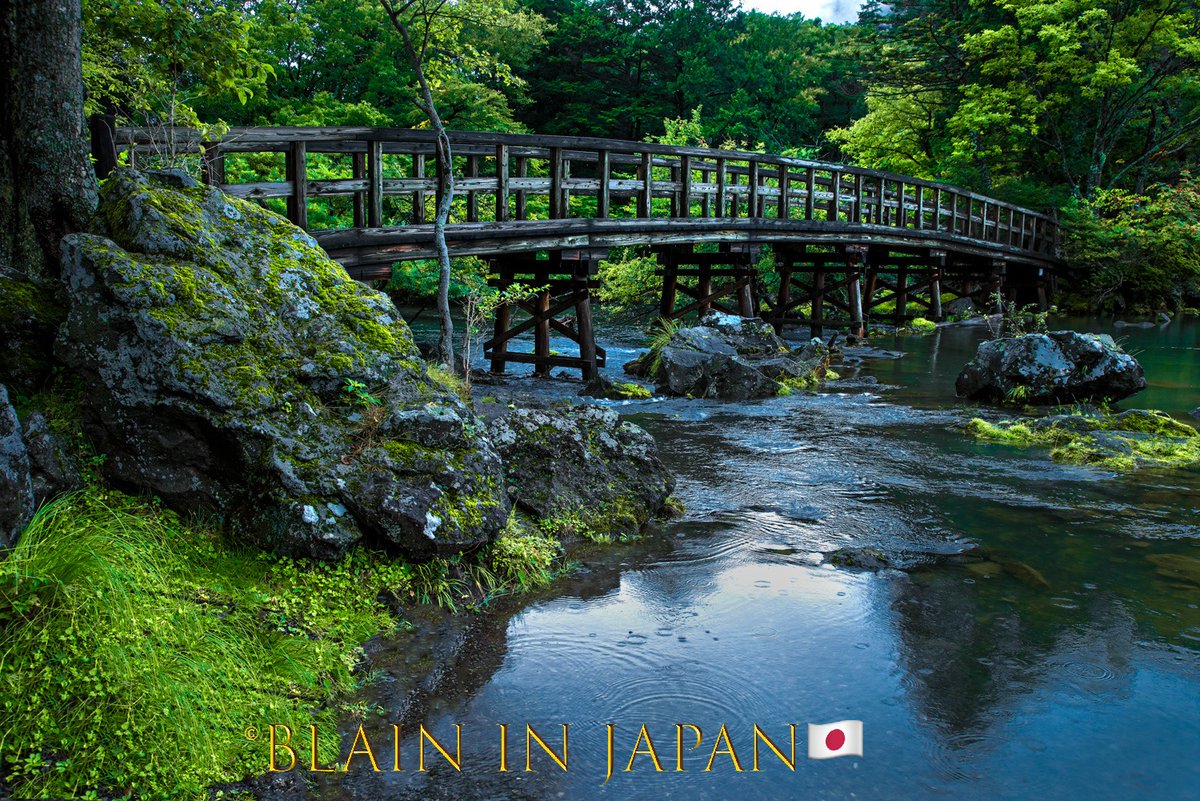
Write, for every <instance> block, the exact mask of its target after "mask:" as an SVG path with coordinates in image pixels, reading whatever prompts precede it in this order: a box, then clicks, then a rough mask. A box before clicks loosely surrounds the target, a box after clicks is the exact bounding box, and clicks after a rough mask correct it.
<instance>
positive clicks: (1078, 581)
mask: <svg viewBox="0 0 1200 801" xmlns="http://www.w3.org/2000/svg"><path fill="white" fill-rule="evenodd" d="M1060 323H1062V327H1067V326H1068V325H1069V326H1071V327H1076V328H1078V329H1079V330H1106V328H1107V326H1106V325H1104V324H1101V323H1098V322H1094V321H1060ZM600 330H601V335H602V341H601V344H602V345H604V346H605V347H607V348H608V353H609V368H608V369H607V370H606V372H607V373H609V374H611V375H613V376H614V377H615V376H617V375H619V374H620V364H621V363H623V362H624V361H626V360H627V359H628V358H630V357H632V356H633V355H634V353H635V352H636V347H637V345H638V344H639V343H638V335H637V333H636V332H633V331H624V330H620V329H605V328H603V327H602V328H601V329H600ZM1107 330H1111V331H1112V332H1113V333H1115V334H1116V335H1117V336H1118V337H1122V338H1124V340H1125V342H1126V346H1127V347H1128V348H1130V349H1131V350H1132V351H1133V352H1135V353H1137V354H1138V357H1139V359H1140V360H1141V361H1142V363H1143V365H1144V366H1145V368H1146V372H1147V374H1148V377H1149V380H1150V382H1151V388H1150V389H1149V390H1148V391H1146V392H1144V393H1142V395H1141V396H1139V397H1137V398H1136V399H1134V400H1132V401H1130V402H1127V403H1126V404H1125V406H1126V407H1135V406H1137V407H1154V408H1163V409H1166V410H1168V411H1170V412H1171V413H1173V414H1177V415H1180V416H1183V415H1184V413H1185V412H1186V410H1187V409H1190V408H1192V407H1194V406H1196V405H1197V404H1200V325H1197V324H1196V322H1194V321H1192V322H1185V323H1176V324H1173V325H1172V326H1169V327H1167V328H1166V329H1161V330H1160V329H1148V330H1146V329H1128V328H1125V329H1119V330H1113V329H1107ZM980 336H981V332H980V331H979V330H978V329H968V328H960V329H947V330H943V331H941V332H939V333H937V334H935V335H933V336H930V337H924V338H921V337H902V338H897V339H895V340H894V341H893V340H891V339H885V340H883V341H882V342H880V343H878V344H881V345H882V346H883V347H886V348H893V349H896V350H902V351H904V352H905V355H904V356H903V358H900V359H895V360H886V359H885V360H869V361H866V362H864V363H863V365H862V366H861V371H860V373H859V375H858V376H855V375H853V374H851V375H847V376H846V378H845V380H844V381H842V382H838V383H835V384H832V385H830V387H829V388H828V389H827V390H826V391H824V392H821V393H818V394H797V395H794V396H792V397H787V398H778V399H771V400H767V401H762V402H755V403H748V404H737V405H733V404H725V405H723V404H719V403H713V402H706V401H684V400H670V401H665V400H661V399H659V400H654V401H647V402H634V403H629V402H627V403H620V404H615V405H616V406H617V408H618V409H619V411H621V412H622V413H623V414H626V415H628V416H629V417H630V419H632V420H634V421H636V422H637V423H639V424H640V425H642V426H644V427H646V428H647V429H649V430H650V431H651V432H652V433H653V434H654V435H655V437H656V438H657V440H658V443H659V450H660V453H661V455H662V457H663V459H664V460H665V461H666V462H667V463H668V465H669V466H670V467H671V468H672V469H673V470H674V471H675V473H676V475H677V476H678V480H679V486H678V490H677V494H678V496H679V497H680V499H681V500H682V501H683V502H684V504H685V505H686V507H687V510H688V511H687V514H686V515H685V516H684V517H683V518H682V519H681V520H678V521H675V522H672V523H671V524H669V525H668V526H667V527H666V528H665V529H664V530H663V531H661V532H659V533H656V534H652V535H650V536H648V537H647V538H645V539H644V540H643V541H641V542H639V543H637V544H634V545H629V546H615V547H611V548H607V549H599V548H596V549H591V550H584V551H582V552H581V553H579V554H577V555H576V558H577V559H578V560H579V561H580V562H581V563H582V569H581V570H580V571H579V572H577V573H576V574H574V575H572V576H570V577H567V578H565V579H563V580H561V581H560V582H558V583H557V584H556V585H555V586H554V587H553V588H552V591H551V592H549V593H547V594H545V595H543V596H541V597H538V598H535V599H533V600H531V601H529V602H528V603H526V604H525V605H523V606H522V607H520V608H517V609H514V610H510V612H509V613H505V614H499V615H496V616H495V618H494V619H493V620H491V621H490V622H485V623H483V624H482V629H483V630H482V631H481V632H480V633H479V634H478V635H477V636H476V637H475V638H474V639H473V640H472V642H471V645H470V650H469V652H468V653H467V654H466V656H465V658H464V659H463V660H462V664H463V665H464V666H463V667H461V668H459V669H457V670H456V671H454V672H453V673H452V675H451V676H449V678H448V680H447V681H445V682H443V683H442V684H441V685H440V686H439V687H438V689H437V690H436V691H435V693H434V694H433V696H432V697H431V698H430V699H429V700H428V703H427V704H426V706H425V708H424V710H423V714H422V717H421V720H422V721H423V722H424V725H425V726H426V727H427V728H428V729H429V730H430V731H431V732H432V733H433V734H434V735H435V736H437V737H438V739H439V740H440V741H441V742H442V743H443V744H449V745H451V746H452V745H453V743H454V724H462V753H463V756H464V764H463V766H462V771H461V772H460V771H456V770H453V769H452V768H450V766H449V765H448V764H447V763H446V761H445V760H444V759H442V758H441V757H440V756H438V755H437V754H436V753H434V752H433V751H432V750H431V749H429V748H428V747H427V760H428V763H427V767H429V770H428V771H427V772H419V771H417V770H415V767H416V764H415V762H416V748H417V744H416V743H415V741H414V740H413V738H412V737H411V736H410V737H407V738H405V739H404V740H403V741H402V743H401V749H402V752H403V758H404V760H405V768H406V770H405V772H403V773H391V772H387V771H386V770H385V771H384V772H380V773H374V772H371V771H370V770H369V769H368V770H365V771H359V770H356V771H354V772H352V775H351V776H349V777H347V778H345V779H343V780H341V781H340V782H333V783H331V784H330V785H327V787H326V790H327V795H328V796H329V797H344V798H350V799H372V801H376V800H377V799H384V798H387V799H456V800H458V801H473V800H475V799H479V800H480V801H482V799H531V800H532V799H537V800H538V801H542V800H544V799H560V798H561V799H569V800H570V799H604V798H612V799H622V801H642V800H645V801H650V800H651V799H653V800H654V801H658V800H659V799H671V798H679V799H687V801H703V800H706V799H712V800H713V801H717V800H721V801H726V800H728V799H736V800H737V801H752V800H753V799H825V798H828V799H846V798H859V799H930V798H986V799H1021V801H1025V800H1026V799H1038V800H1039V801H1046V800H1047V799H1081V798H1086V799H1088V800H1089V801H1102V800H1103V799H1122V800H1124V799H1134V798H1155V799H1185V798H1198V797H1200V586H1197V585H1196V584H1192V583H1187V582H1186V581H1183V580H1181V579H1180V578H1178V577H1177V576H1175V577H1173V576H1172V575H1169V574H1168V573H1164V572H1162V571H1161V569H1160V568H1161V565H1162V560H1161V559H1160V558H1159V557H1161V556H1163V555H1183V556H1188V557H1191V558H1193V559H1200V547H1198V546H1200V471H1196V470H1185V471H1160V470H1145V469H1144V470H1141V471H1140V472H1137V473H1135V474H1132V475H1125V476H1118V475H1114V474H1111V473H1107V472H1103V471H1099V470H1095V469H1091V468H1084V467H1074V466H1064V465H1058V464H1055V463H1053V462H1052V461H1051V460H1050V459H1049V456H1048V454H1047V452H1046V451H1045V450H1041V449H1029V450H1020V449H1014V448H1011V447H1007V446H1002V445H991V444H979V443H976V442H973V441H971V440H970V439H968V438H967V437H965V436H964V435H963V433H962V431H961V430H960V429H959V427H958V426H959V425H961V422H962V421H963V420H965V419H967V418H968V417H969V415H970V413H971V412H970V410H969V409H968V408H967V407H966V406H965V405H964V404H962V403H960V402H959V401H958V400H957V399H955V397H954V389H953V383H954V376H955V375H956V374H957V372H958V370H959V369H960V368H961V366H962V365H963V363H964V362H966V361H967V360H968V359H969V358H970V356H971V355H972V354H973V352H974V348H975V345H976V343H977V342H978V339H979V337H980ZM555 347H558V348H560V349H561V350H563V351H564V352H565V351H566V349H567V343H566V342H562V343H558V342H556V343H555ZM518 369H520V368H518ZM850 372H851V373H853V372H854V371H853V370H852V371H850ZM865 376H874V377H875V378H877V379H878V382H879V383H878V384H872V383H869V379H868V380H867V381H864V380H862V379H863V377H865ZM530 385H536V386H533V387H532V388H531V386H530ZM577 387H578V384H574V385H572V384H570V383H567V382H560V381H555V380H549V381H536V382H535V381H532V380H529V379H521V380H516V381H512V382H508V383H506V384H504V385H502V386H499V387H496V388H495V389H494V393H495V394H496V395H497V396H498V397H500V399H501V401H502V402H503V401H505V400H507V398H508V396H509V395H512V394H521V393H528V392H533V393H539V394H543V395H554V394H573V392H574V391H577ZM486 391H487V392H493V390H492V389H488V390H486ZM970 545H978V546H979V547H981V548H982V549H984V550H985V551H986V552H987V553H988V554H989V562H988V563H986V566H981V565H980V564H975V565H970V566H963V565H953V564H951V565H947V564H940V563H938V562H936V561H929V560H930V557H929V554H937V553H945V552H955V551H959V550H962V549H963V548H965V547H968V546H970ZM845 547H853V548H862V547H866V548H880V549H882V550H884V551H886V552H888V553H891V554H895V555H896V557H897V559H898V560H899V561H900V562H901V563H906V562H905V560H908V561H907V563H906V567H907V569H906V570H904V571H901V570H894V569H885V570H882V571H879V572H867V571H858V570H852V569H846V568H835V567H832V566H830V565H828V564H825V563H823V560H822V554H825V553H828V552H830V551H833V550H835V549H838V548H845ZM909 565H911V566H909ZM997 566H1003V567H1002V569H997ZM1195 580H1200V577H1195ZM843 719H858V720H862V721H863V730H864V756H863V757H862V758H844V759H835V760H829V761H814V760H809V759H807V758H806V757H805V743H806V740H805V726H804V724H805V723H827V722H830V721H838V720H843ZM501 723H505V724H508V725H509V743H508V748H509V760H510V768H511V770H510V771H509V772H499V770H498V764H499V731H500V730H499V728H498V724H501ZM527 723H528V724H532V725H533V726H534V728H535V729H536V730H537V732H538V733H539V734H541V735H542V736H543V737H544V738H545V739H546V741H547V742H548V743H549V744H550V745H551V746H554V747H555V748H556V750H559V751H561V748H560V745H561V727H560V724H563V723H567V724H569V726H570V741H569V742H570V751H569V769H568V770H567V771H565V772H564V771H563V770H561V769H560V768H559V767H558V766H557V765H555V764H554V763H553V762H552V761H551V760H550V758H549V757H548V756H547V755H546V754H545V752H544V751H543V750H542V749H541V748H539V747H538V746H537V744H536V743H534V745H533V757H532V766H533V767H534V768H535V770H534V771H533V772H526V771H525V770H524V768H525V746H526V738H525V728H524V727H525V724H527ZM687 723H690V724H695V725H696V726H698V727H699V728H700V729H701V730H702V731H703V742H702V744H701V746H700V747H699V748H696V749H695V750H691V749H689V746H690V745H691V744H692V741H693V740H694V737H695V735H694V733H693V732H692V730H690V729H687V730H685V731H684V743H683V753H682V760H683V762H682V764H683V768H684V769H683V770H682V771H679V770H677V769H676V768H677V767H678V765H677V762H676V759H677V757H676V728H675V726H676V724H687ZM792 723H795V724H799V725H798V727H797V735H796V738H797V746H796V748H797V756H798V759H797V761H796V765H795V770H794V771H793V770H790V769H789V768H787V767H786V766H785V764H784V763H783V761H781V760H780V759H779V758H778V757H777V756H776V755H774V754H773V753H771V752H770V751H769V750H767V749H766V748H765V746H763V747H762V748H761V749H760V750H761V753H760V768H761V769H760V770H759V771H757V772H755V771H753V770H752V769H751V768H752V755H753V754H752V744H753V737H752V728H751V727H752V726H753V725H754V724H757V725H758V726H759V727H760V728H761V729H762V730H763V732H765V733H766V734H767V735H769V736H770V737H771V739H772V740H773V741H774V742H775V743H776V744H777V745H779V746H780V747H781V748H782V749H783V750H784V752H785V755H786V754H787V751H788V748H789V743H788V740H789V729H788V724H792ZM606 724H615V725H616V728H615V730H614V746H615V752H616V756H615V759H616V762H617V764H616V768H615V770H614V775H613V776H612V778H611V779H610V780H609V781H608V782H607V783H606V784H602V782H603V781H604V778H605V774H606V772H607V749H606V746H607V734H606V728H605V726H606ZM643 724H645V725H646V727H647V731H648V733H649V734H650V736H651V737H652V739H653V742H654V746H655V749H656V751H657V755H658V757H659V759H660V762H661V764H662V767H663V771H662V772H658V771H656V770H655V766H654V764H653V761H652V759H651V758H650V757H649V756H648V755H646V754H645V753H643V754H642V755H640V756H637V757H636V759H635V761H634V769H633V770H632V771H628V772H627V771H625V770H624V768H625V767H626V764H627V763H628V761H629V759H630V756H631V752H632V750H633V748H634V745H635V739H636V738H637V736H638V733H639V728H640V727H641V726H642V725H643ZM722 724H725V725H726V726H727V731H728V733H729V739H730V742H731V743H732V746H733V750H735V751H736V752H737V755H738V758H739V761H740V763H741V767H742V768H743V769H744V770H743V771H741V772H739V771H737V770H736V769H735V768H734V766H733V759H732V758H731V757H730V756H729V755H728V753H727V752H726V751H724V750H722V751H721V753H719V754H718V755H717V756H715V758H714V759H713V762H712V769H711V771H707V772H706V771H705V770H704V768H705V766H706V763H707V762H708V761H709V758H710V755H711V754H712V751H713V749H714V745H718V744H719V743H718V741H717V736H718V733H719V730H720V727H721V725H722ZM390 747H391V746H390V744H389V746H388V748H389V751H388V758H387V761H388V762H389V765H383V767H385V768H386V767H388V766H390V760H391V751H390ZM642 750H643V752H644V751H645V746H644V744H643V747H642ZM365 766H366V763H365V762H361V763H360V764H359V765H358V768H363V767H365Z"/></svg>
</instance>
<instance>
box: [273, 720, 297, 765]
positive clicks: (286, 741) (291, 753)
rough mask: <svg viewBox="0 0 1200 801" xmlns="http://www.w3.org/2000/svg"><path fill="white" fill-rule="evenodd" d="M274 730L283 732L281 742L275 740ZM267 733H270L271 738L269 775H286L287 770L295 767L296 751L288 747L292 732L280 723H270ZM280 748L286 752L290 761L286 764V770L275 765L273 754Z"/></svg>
mask: <svg viewBox="0 0 1200 801" xmlns="http://www.w3.org/2000/svg"><path fill="white" fill-rule="evenodd" d="M276 729H283V732H284V735H285V736H284V738H283V742H279V741H278V740H276V739H275V730H276ZM268 731H269V732H270V738H271V767H270V771H271V773H287V772H288V771H289V770H291V769H292V768H294V767H296V749H295V748H292V746H291V745H290V743H291V742H292V730H291V728H290V727H288V726H284V725H283V724H282V723H272V724H271V726H270V728H269V729H268ZM280 748H282V749H283V750H285V751H287V752H288V757H289V758H290V759H291V762H289V763H288V766H287V767H286V768H281V767H279V766H278V765H276V764H275V752H276V750H278V749H280Z"/></svg>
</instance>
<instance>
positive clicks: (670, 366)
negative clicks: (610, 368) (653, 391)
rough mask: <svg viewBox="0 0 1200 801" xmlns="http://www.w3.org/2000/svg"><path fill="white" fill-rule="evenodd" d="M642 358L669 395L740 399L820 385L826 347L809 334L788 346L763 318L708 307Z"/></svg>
mask: <svg viewBox="0 0 1200 801" xmlns="http://www.w3.org/2000/svg"><path fill="white" fill-rule="evenodd" d="M641 361H642V362H644V363H646V364H654V365H655V367H654V378H655V381H656V383H657V387H658V389H659V391H661V392H664V393H666V394H668V395H677V396H688V397H694V398H716V399H719V400H728V401H741V400H753V399H758V398H769V397H771V396H773V395H778V394H780V392H781V391H783V392H786V391H789V390H790V389H810V388H815V387H817V386H819V385H820V383H821V382H822V381H823V380H824V379H825V375H826V370H827V369H828V366H829V350H828V348H826V347H825V345H824V343H822V342H821V341H820V340H813V342H812V343H810V344H808V345H805V346H804V347H803V348H802V349H801V350H800V351H797V352H792V351H791V350H789V349H788V347H787V345H786V344H785V343H784V342H783V340H781V339H780V338H779V337H778V336H777V335H776V334H775V331H774V329H772V328H771V326H770V325H768V324H766V323H764V322H763V321H762V320H759V319H757V318H756V319H745V318H741V317H733V316H731V315H727V314H717V313H710V314H708V315H705V316H704V317H702V318H701V320H700V325H697V326H694V327H691V328H681V329H679V330H678V331H676V332H675V333H674V334H673V335H672V336H671V338H670V340H669V341H668V342H667V343H666V344H665V345H663V347H662V348H661V349H660V350H659V351H658V354H657V358H656V359H654V358H649V359H647V358H643V359H642V360H641Z"/></svg>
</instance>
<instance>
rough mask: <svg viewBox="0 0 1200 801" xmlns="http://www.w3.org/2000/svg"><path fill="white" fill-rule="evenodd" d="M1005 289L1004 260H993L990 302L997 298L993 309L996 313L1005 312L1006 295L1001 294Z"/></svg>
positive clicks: (989, 291) (989, 293)
mask: <svg viewBox="0 0 1200 801" xmlns="http://www.w3.org/2000/svg"><path fill="white" fill-rule="evenodd" d="M1003 289H1004V262H1003V261H1001V260H1000V259H993V260H992V271H991V276H990V282H989V286H988V302H989V303H990V302H991V301H993V300H995V306H996V308H995V309H993V311H994V312H995V313H996V314H1003V313H1004V296H1003V295H1002V294H1001V292H1002V290H1003Z"/></svg>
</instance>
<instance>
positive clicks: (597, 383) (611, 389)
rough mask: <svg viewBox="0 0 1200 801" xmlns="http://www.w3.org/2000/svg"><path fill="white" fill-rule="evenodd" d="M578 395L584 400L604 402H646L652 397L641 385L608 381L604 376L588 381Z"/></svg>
mask: <svg viewBox="0 0 1200 801" xmlns="http://www.w3.org/2000/svg"><path fill="white" fill-rule="evenodd" d="M579 394H580V395H581V396H583V397H585V398H603V399H604V400H647V399H649V398H652V397H654V395H653V393H651V392H650V390H649V389H647V388H646V387H644V386H642V385H641V384H634V383H632V382H627V381H610V380H609V379H607V378H605V377H604V376H597V377H596V378H593V379H592V380H590V381H588V382H587V383H586V384H585V385H584V387H583V389H582V390H580V392H579Z"/></svg>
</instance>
